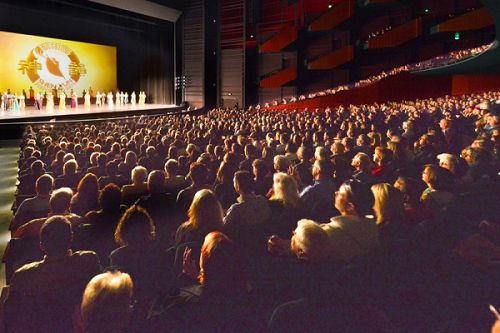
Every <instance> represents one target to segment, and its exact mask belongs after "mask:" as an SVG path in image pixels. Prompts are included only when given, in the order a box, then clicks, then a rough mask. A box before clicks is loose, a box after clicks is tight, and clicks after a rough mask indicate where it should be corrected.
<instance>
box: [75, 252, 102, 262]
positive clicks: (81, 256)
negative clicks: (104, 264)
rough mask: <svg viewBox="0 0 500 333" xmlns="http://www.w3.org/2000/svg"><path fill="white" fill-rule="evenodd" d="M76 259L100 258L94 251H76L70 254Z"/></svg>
mask: <svg viewBox="0 0 500 333" xmlns="http://www.w3.org/2000/svg"><path fill="white" fill-rule="evenodd" d="M70 257H71V258H73V259H74V260H89V261H90V260H98V257H97V254H96V253H95V252H94V251H75V252H73V253H72V254H71V256H70Z"/></svg>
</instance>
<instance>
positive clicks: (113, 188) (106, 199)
mask: <svg viewBox="0 0 500 333" xmlns="http://www.w3.org/2000/svg"><path fill="white" fill-rule="evenodd" d="M121 201H122V192H121V190H120V188H119V187H118V186H117V185H115V184H113V183H111V184H108V185H106V186H104V188H103V189H102V191H101V193H100V194H99V205H100V206H101V209H102V210H103V211H105V212H118V211H119V210H120V205H121Z"/></svg>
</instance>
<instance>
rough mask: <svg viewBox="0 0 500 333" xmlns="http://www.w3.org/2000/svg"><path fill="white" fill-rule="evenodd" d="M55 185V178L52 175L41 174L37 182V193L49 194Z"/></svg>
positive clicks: (40, 194)
mask: <svg viewBox="0 0 500 333" xmlns="http://www.w3.org/2000/svg"><path fill="white" fill-rule="evenodd" d="M53 187H54V178H53V177H52V176H51V175H47V174H45V175H41V176H40V177H38V179H37V180H36V183H35V190H36V194H37V195H39V196H44V197H46V196H48V195H49V194H50V191H52V188H53Z"/></svg>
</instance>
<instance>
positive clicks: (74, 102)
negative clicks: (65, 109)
mask: <svg viewBox="0 0 500 333" xmlns="http://www.w3.org/2000/svg"><path fill="white" fill-rule="evenodd" d="M77 106H78V96H77V95H76V93H75V92H74V91H73V90H71V108H72V109H75V108H76V107H77Z"/></svg>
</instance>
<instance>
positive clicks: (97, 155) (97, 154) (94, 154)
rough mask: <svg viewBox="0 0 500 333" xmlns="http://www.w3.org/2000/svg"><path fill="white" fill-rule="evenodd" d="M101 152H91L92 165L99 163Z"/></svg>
mask: <svg viewBox="0 0 500 333" xmlns="http://www.w3.org/2000/svg"><path fill="white" fill-rule="evenodd" d="M99 154H100V153H98V152H96V151H95V152H93V153H92V154H90V165H93V166H95V165H97V157H99Z"/></svg>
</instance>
